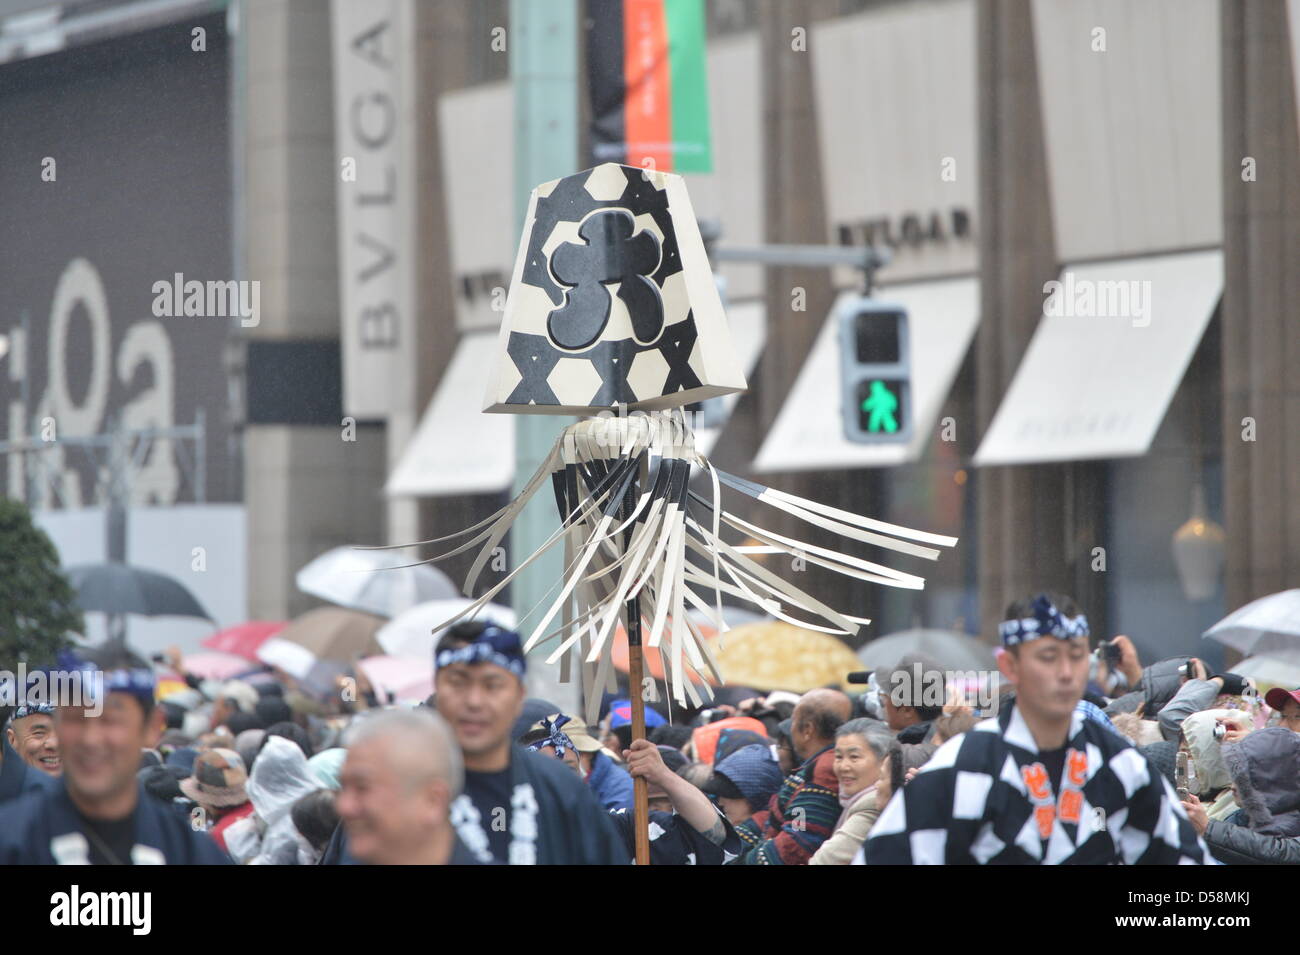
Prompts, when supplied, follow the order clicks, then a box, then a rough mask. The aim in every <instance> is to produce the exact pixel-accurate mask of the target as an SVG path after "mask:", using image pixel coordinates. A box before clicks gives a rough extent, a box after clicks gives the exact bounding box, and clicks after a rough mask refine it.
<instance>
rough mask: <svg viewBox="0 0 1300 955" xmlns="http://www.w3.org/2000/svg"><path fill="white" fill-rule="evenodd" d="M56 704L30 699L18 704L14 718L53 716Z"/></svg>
mask: <svg viewBox="0 0 1300 955" xmlns="http://www.w3.org/2000/svg"><path fill="white" fill-rule="evenodd" d="M53 715H54V704H53V703H47V702H44V701H38V700H29V701H27V702H26V703H20V704H18V708H17V709H16V710H14V715H13V717H12V719H15V720H24V719H26V718H27V717H29V716H53Z"/></svg>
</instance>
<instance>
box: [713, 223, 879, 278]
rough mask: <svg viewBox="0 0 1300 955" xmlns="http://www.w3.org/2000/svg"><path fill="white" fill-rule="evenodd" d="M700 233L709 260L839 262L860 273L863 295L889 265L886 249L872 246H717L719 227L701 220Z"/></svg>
mask: <svg viewBox="0 0 1300 955" xmlns="http://www.w3.org/2000/svg"><path fill="white" fill-rule="evenodd" d="M700 232H701V234H702V235H703V236H704V246H705V248H706V249H707V250H708V253H709V259H710V261H711V262H713V263H715V264H716V263H718V262H743V263H746V264H749V265H772V266H794V267H800V268H814V269H816V268H823V269H833V268H836V267H838V266H841V265H847V266H849V267H851V268H855V269H857V270H858V271H860V272H861V273H862V294H863V295H870V294H871V291H872V289H873V288H874V287H875V278H876V270H877V269H880V268H883V267H884V266H886V265H888V264H889V261H890V259H891V258H892V256H891V254H890V252H889V250H888V249H878V248H876V247H875V246H871V245H860V246H839V245H755V246H719V245H717V244H716V242H717V239H718V236H719V234H720V230H719V229H718V226H717V224H716V223H708V222H701V223H700Z"/></svg>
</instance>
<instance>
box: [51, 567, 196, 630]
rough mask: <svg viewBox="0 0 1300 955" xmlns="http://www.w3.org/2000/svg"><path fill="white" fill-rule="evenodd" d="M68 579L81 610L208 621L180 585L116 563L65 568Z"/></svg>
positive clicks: (163, 577)
mask: <svg viewBox="0 0 1300 955" xmlns="http://www.w3.org/2000/svg"><path fill="white" fill-rule="evenodd" d="M68 579H69V580H70V581H71V582H72V586H73V589H75V590H76V591H77V603H78V604H80V605H81V609H82V610H87V611H99V612H101V613H106V614H110V615H114V616H117V615H120V614H128V613H134V614H139V615H141V616H143V617H199V618H201V619H203V620H211V619H212V618H211V617H209V616H208V612H207V611H206V610H204V609H203V607H202V606H201V605H200V604H199V602H198V600H197V599H195V597H194V595H193V594H192V593H190V592H189V591H188V590H186V589H185V585H184V584H182V583H181V582H180V581H178V580H175V579H174V578H172V577H168V576H167V575H166V574H160V573H157V572H156V571H152V570H143V569H142V568H139V567H132V566H130V565H128V564H119V563H108V564H81V565H79V566H76V567H69V568H68Z"/></svg>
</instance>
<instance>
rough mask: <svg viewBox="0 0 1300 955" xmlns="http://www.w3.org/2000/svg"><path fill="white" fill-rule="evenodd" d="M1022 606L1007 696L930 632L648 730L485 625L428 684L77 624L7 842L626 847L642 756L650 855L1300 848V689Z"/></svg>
mask: <svg viewBox="0 0 1300 955" xmlns="http://www.w3.org/2000/svg"><path fill="white" fill-rule="evenodd" d="M1005 617H1006V619H1005V622H1004V623H1003V624H1002V625H1001V628H1000V633H999V643H1000V647H999V648H998V671H997V673H996V674H993V673H990V674H988V675H989V676H990V677H995V678H996V679H994V680H993V683H994V684H996V686H997V687H998V688H999V692H998V694H997V696H996V697H995V698H993V699H991V700H988V701H984V702H983V704H981V702H980V701H976V700H973V699H972V698H970V696H969V694H967V693H965V692H964V691H963V690H962V688H959V687H956V686H954V685H952V684H951V683H948V684H946V685H943V686H942V690H943V693H942V696H941V697H940V699H938V700H936V699H935V697H934V695H933V693H932V692H930V691H931V690H932V689H933V687H927V686H923V685H919V684H918V679H917V677H918V676H923V678H924V679H922V680H921V681H920V683H925V682H927V681H930V680H933V679H939V680H943V679H944V677H943V671H942V670H941V669H940V667H939V665H938V664H937V663H936V662H935V661H932V660H927V659H925V658H924V657H920V656H908V657H906V658H904V659H903V660H900V661H899V662H898V664H897V665H896V666H895V667H893V668H886V669H882V670H877V671H875V672H873V673H872V674H870V676H869V678H868V679H867V682H866V684H865V688H863V687H855V686H852V685H850V686H849V689H861V690H862V692H857V693H854V694H853V695H850V694H849V693H847V692H845V687H823V688H818V689H813V690H811V691H809V692H806V693H802V694H794V693H789V692H782V691H776V692H764V691H763V690H762V689H761V688H760V689H740V688H722V689H720V690H719V692H718V694H717V695H716V696H715V698H714V699H713V700H712V701H710V702H709V703H708V704H706V707H705V708H702V709H697V710H690V711H687V710H681V709H678V708H674V707H668V706H666V705H664V704H662V703H660V702H659V701H657V700H651V701H649V703H648V705H647V707H646V717H647V720H646V724H647V732H646V738H643V739H633V738H632V712H631V710H632V701H631V700H630V699H629V698H628V697H627V695H626V692H625V693H624V694H623V695H622V696H619V695H618V694H613V693H611V694H606V696H605V698H604V699H603V700H602V701H601V707H600V719H599V722H598V723H595V724H592V725H590V726H589V725H588V724H587V723H586V722H584V721H583V720H582V719H581V718H579V716H578V715H577V714H574V713H563V712H561V711H560V709H559V708H558V707H556V706H555V705H553V704H551V703H549V702H547V701H545V700H539V699H534V698H529V697H528V696H527V692H526V689H525V686H526V681H525V668H526V659H525V656H524V653H523V651H522V648H521V643H520V637H519V634H517V633H515V632H513V631H511V630H508V629H506V628H504V627H500V626H497V625H495V624H493V623H488V622H468V623H461V624H457V625H456V626H454V627H452V628H450V629H449V630H447V631H446V632H445V633H444V634H443V635H442V637H441V639H440V640H439V642H438V644H437V646H436V648H435V650H434V657H435V659H434V664H435V677H434V693H433V695H432V696H431V697H430V698H429V699H428V700H426V701H425V702H424V703H422V704H420V705H418V706H411V705H406V706H398V705H391V704H386V703H385V702H384V701H382V700H381V699H379V698H378V695H377V694H376V693H375V691H373V690H371V689H369V688H364V687H363V688H362V692H361V693H360V694H348V693H341V694H340V695H339V698H338V699H333V700H329V701H322V700H320V699H317V698H311V697H309V696H307V695H305V694H304V693H302V692H301V691H300V690H299V689H297V688H296V687H295V686H294V685H293V681H291V680H289V679H287V678H286V677H285V676H284V675H283V674H280V673H277V672H272V671H260V672H251V673H249V674H247V675H246V676H244V677H241V678H239V679H234V680H228V681H224V682H212V681H205V680H200V679H197V678H195V677H187V678H186V683H185V685H183V686H179V685H177V686H173V687H172V688H170V689H168V690H166V691H165V692H163V691H160V684H159V680H158V675H157V673H156V671H155V668H154V667H153V666H152V665H151V664H149V663H147V662H146V661H144V660H143V659H141V658H140V657H138V656H136V655H134V654H133V653H131V652H130V651H129V650H128V649H127V648H126V647H125V646H123V645H122V644H120V643H116V644H107V645H105V646H102V647H99V648H96V649H91V650H80V651H78V652H77V656H76V659H75V662H74V663H73V664H64V665H75V666H76V667H79V668H81V669H82V670H83V672H88V673H89V672H94V673H97V674H98V676H100V677H101V678H102V691H101V695H100V697H99V698H98V699H96V700H95V701H93V702H94V704H95V705H94V707H90V706H88V705H82V704H84V703H85V701H82V702H81V703H79V704H78V705H66V704H65V705H59V703H60V701H58V700H31V699H29V700H24V701H20V705H18V706H17V707H16V708H14V709H12V711H11V712H10V713H9V715H8V718H7V721H6V723H5V733H4V740H3V744H2V746H0V750H2V753H3V755H2V758H0V864H11V865H12V864H45V863H83V864H85V863H89V864H107V865H112V864H135V865H141V864H150V863H166V864H179V865H188V864H227V863H235V864H250V865H267V864H274V865H313V864H319V865H348V864H376V865H379V864H387V865H394V864H434V865H440V864H453V865H462V864H463V865H492V864H507V865H531V864H542V865H545V864H580V865H618V864H626V863H628V862H629V861H630V860H631V859H632V858H633V857H634V854H635V846H636V838H637V832H636V820H635V812H634V802H635V791H636V788H637V787H636V784H635V781H637V780H643V781H644V784H645V787H646V790H647V794H648V801H649V813H648V830H647V831H648V840H649V850H650V861H651V864H654V865H848V864H867V865H880V864H885V865H888V864H927V863H928V864H935V863H938V864H943V863H946V864H963V863H964V864H972V863H980V864H983V863H1013V864H1058V863H1063V862H1072V863H1095V864H1106V863H1121V864H1172V863H1194V864H1215V863H1218V862H1223V863H1230V864H1238V863H1260V862H1294V861H1300V690H1292V691H1288V690H1286V689H1284V688H1274V689H1272V690H1270V691H1269V692H1268V694H1267V695H1266V696H1265V697H1264V698H1263V699H1261V698H1260V697H1259V695H1258V694H1257V692H1256V689H1255V687H1254V686H1253V685H1252V684H1251V683H1250V682H1249V681H1245V680H1242V679H1241V678H1240V677H1237V676H1236V675H1234V674H1231V673H1214V672H1211V671H1210V669H1209V668H1208V667H1207V666H1206V665H1205V664H1204V663H1203V662H1202V661H1200V660H1197V659H1195V658H1179V659H1170V660H1161V661H1158V662H1156V663H1153V664H1150V665H1146V666H1144V665H1143V664H1142V662H1141V661H1140V660H1139V658H1138V654H1137V651H1136V649H1135V647H1134V645H1133V643H1132V642H1131V641H1130V640H1128V639H1127V638H1126V637H1117V638H1115V639H1113V640H1107V641H1103V642H1101V643H1100V644H1098V645H1097V646H1096V647H1093V646H1091V645H1090V643H1091V640H1090V634H1089V631H1088V625H1087V620H1086V617H1085V616H1084V615H1083V614H1082V613H1081V612H1080V611H1079V609H1078V608H1077V607H1075V605H1074V603H1073V601H1071V600H1070V599H1069V598H1068V597H1066V596H1063V595H1060V594H1051V593H1044V594H1038V595H1036V596H1034V597H1031V598H1027V599H1025V600H1022V601H1017V602H1016V603H1014V604H1012V605H1011V607H1009V608H1008V611H1007V613H1006V615H1005ZM70 659H71V658H70ZM174 662H176V661H174ZM181 676H185V675H184V674H183V673H182V674H181ZM986 686H987V684H986ZM353 697H355V698H353Z"/></svg>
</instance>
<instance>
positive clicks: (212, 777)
mask: <svg viewBox="0 0 1300 955" xmlns="http://www.w3.org/2000/svg"><path fill="white" fill-rule="evenodd" d="M247 782H248V771H247V770H246V769H245V768H244V761H243V760H242V759H240V757H239V754H238V753H236V752H235V751H234V750H230V749H210V750H208V751H206V752H203V753H200V754H199V757H198V759H196V760H195V761H194V775H192V776H190V777H189V778H188V779H182V780H181V792H183V793H184V794H185V795H186V796H189V797H190V798H191V799H193V800H194V801H195V802H196V803H198V804H199V805H200V806H210V807H212V808H213V809H225V808H228V807H230V806H242V805H243V804H244V803H246V802H248V795H247V794H246V793H245V791H244V785H245V784H246V783H247Z"/></svg>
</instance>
